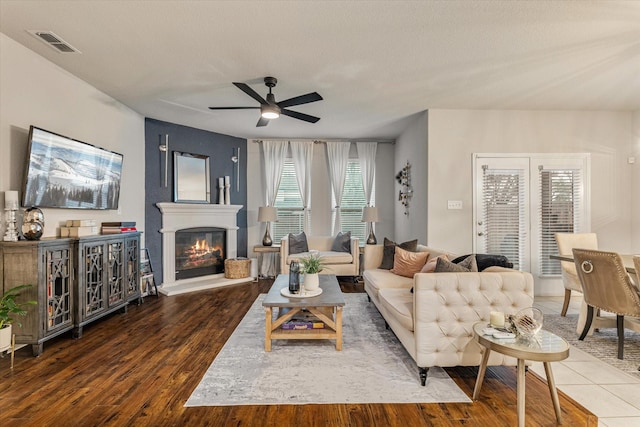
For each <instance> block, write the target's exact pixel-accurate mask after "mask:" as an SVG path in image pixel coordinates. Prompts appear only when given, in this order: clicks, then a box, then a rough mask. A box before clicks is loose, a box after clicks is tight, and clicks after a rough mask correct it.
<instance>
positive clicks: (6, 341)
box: [0, 323, 11, 351]
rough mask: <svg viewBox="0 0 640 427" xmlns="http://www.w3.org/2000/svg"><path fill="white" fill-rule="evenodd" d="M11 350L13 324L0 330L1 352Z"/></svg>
mask: <svg viewBox="0 0 640 427" xmlns="http://www.w3.org/2000/svg"><path fill="white" fill-rule="evenodd" d="M8 348H11V324H10V323H9V324H7V325H4V326H3V327H2V328H0V351H4V350H6V349H8Z"/></svg>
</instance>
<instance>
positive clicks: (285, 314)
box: [262, 274, 345, 351]
mask: <svg viewBox="0 0 640 427" xmlns="http://www.w3.org/2000/svg"><path fill="white" fill-rule="evenodd" d="M319 278H320V288H322V293H321V294H320V295H318V296H315V297H310V298H293V297H292V298H289V297H285V296H283V295H282V294H281V293H280V291H281V289H283V288H286V289H288V287H289V275H288V274H280V275H279V276H278V277H277V278H276V280H275V281H274V282H273V286H271V289H270V290H269V293H268V294H267V296H266V297H265V299H264V300H263V301H262V306H263V307H264V310H265V317H266V321H265V340H264V350H265V351H271V340H326V339H328V340H331V339H335V340H336V350H337V351H341V350H342V307H344V304H345V302H344V295H343V294H342V291H341V290H340V285H339V284H338V279H337V278H336V276H334V275H332V274H321V275H320V276H319ZM274 308H277V309H278V310H277V317H276V318H275V319H274V318H273V309H274ZM303 309H306V310H307V311H308V312H309V313H311V314H313V315H314V316H315V317H317V318H318V319H319V320H321V321H322V322H324V324H325V327H324V328H323V329H304V330H301V329H294V330H284V329H282V328H281V326H282V324H283V323H285V322H286V321H288V320H291V318H292V317H293V316H295V315H296V314H298V313H300V312H301V311H302V310H303Z"/></svg>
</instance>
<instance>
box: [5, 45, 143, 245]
mask: <svg viewBox="0 0 640 427" xmlns="http://www.w3.org/2000/svg"><path fill="white" fill-rule="evenodd" d="M80 60H81V59H80ZM0 94H1V95H2V96H0V152H1V153H2V155H0V192H4V191H8V190H19V191H20V197H22V180H23V174H24V169H25V165H26V162H27V160H26V157H27V149H28V133H29V126H30V125H35V126H38V127H41V128H44V129H47V130H50V131H52V132H55V133H59V134H62V135H65V136H69V137H71V138H74V139H78V140H80V141H84V142H88V143H91V144H93V145H96V146H99V147H103V148H106V149H109V150H112V151H116V152H119V153H122V154H123V155H124V163H123V171H122V188H121V193H120V203H119V206H120V209H119V210H118V211H113V210H77V209H43V211H44V215H45V228H44V236H45V237H48V236H55V235H56V234H57V232H58V227H59V225H60V223H63V222H64V221H66V220H67V219H88V218H91V219H96V220H98V221H106V220H108V221H118V220H127V221H136V222H137V223H138V226H139V228H140V229H144V197H140V195H141V194H144V168H145V164H144V118H143V117H142V116H140V115H139V114H137V113H135V112H134V111H132V110H130V109H129V108H128V107H126V106H124V105H123V104H121V103H119V102H118V101H116V100H114V99H113V98H110V97H109V96H107V95H105V94H104V93H102V92H100V91H98V90H97V89H95V88H94V87H92V86H90V85H88V84H87V83H85V82H84V81H82V80H80V79H78V78H77V77H75V76H72V75H71V74H69V73H68V72H66V71H64V70H62V69H61V68H59V67H58V66H56V65H54V64H53V63H51V62H49V61H48V60H46V59H45V58H43V57H42V56H39V55H37V54H36V53H34V52H33V51H31V50H29V49H27V48H25V47H24V46H22V45H20V44H18V43H16V42H15V41H13V40H12V39H10V38H8V37H7V36H5V35H4V34H1V33H0ZM0 200H2V203H3V204H2V206H3V207H4V197H2V198H0ZM1 232H2V234H3V235H4V224H3V225H2V231H1Z"/></svg>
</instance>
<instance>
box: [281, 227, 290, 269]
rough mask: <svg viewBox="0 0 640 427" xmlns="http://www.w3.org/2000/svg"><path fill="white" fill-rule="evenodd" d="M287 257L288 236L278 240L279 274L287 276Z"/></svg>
mask: <svg viewBox="0 0 640 427" xmlns="http://www.w3.org/2000/svg"><path fill="white" fill-rule="evenodd" d="M288 257H289V235H288V234H287V235H285V236H284V237H283V238H282V240H280V274H289V266H288V265H287V258H288Z"/></svg>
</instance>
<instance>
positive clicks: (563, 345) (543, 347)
mask: <svg viewBox="0 0 640 427" xmlns="http://www.w3.org/2000/svg"><path fill="white" fill-rule="evenodd" d="M486 327H488V325H487V323H486V322H478V323H476V324H475V325H473V332H474V334H475V337H476V339H477V340H478V343H479V344H480V345H482V346H483V347H485V349H484V352H483V354H482V363H481V364H480V368H479V369H478V378H477V379H476V386H475V388H474V389H473V400H478V396H479V395H480V389H481V388H482V381H483V380H484V374H485V372H486V370H487V362H488V361H489V354H491V352H492V351H496V352H498V353H500V354H504V355H505V356H511V357H515V358H516V359H518V368H517V369H518V378H517V390H516V393H517V396H518V405H517V407H518V426H519V427H524V404H525V395H524V391H525V369H524V366H525V361H527V360H531V361H534V362H542V363H543V364H544V371H545V373H546V375H547V384H548V385H549V392H550V393H551V400H552V401H553V408H554V409H555V412H556V420H557V421H558V424H561V423H562V415H561V412H560V401H559V400H558V392H557V390H556V383H555V381H554V379H553V372H552V371H551V362H558V361H560V360H564V359H566V358H567V357H569V344H568V343H567V342H566V341H565V340H564V339H562V338H560V337H559V336H557V335H555V334H552V333H551V332H548V331H545V330H541V331H540V332H538V333H537V334H536V336H535V337H533V338H531V339H524V338H516V339H499V338H494V337H493V336H492V335H483V334H482V330H483V329H484V328H486Z"/></svg>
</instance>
